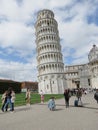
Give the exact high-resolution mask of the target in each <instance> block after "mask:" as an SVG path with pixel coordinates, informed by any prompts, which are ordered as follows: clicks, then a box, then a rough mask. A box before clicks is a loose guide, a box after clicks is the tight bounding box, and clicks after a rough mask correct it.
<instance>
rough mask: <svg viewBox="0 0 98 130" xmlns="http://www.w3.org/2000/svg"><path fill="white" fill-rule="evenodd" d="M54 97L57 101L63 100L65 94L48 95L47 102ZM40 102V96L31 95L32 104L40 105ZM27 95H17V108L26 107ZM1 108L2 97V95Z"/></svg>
mask: <svg viewBox="0 0 98 130" xmlns="http://www.w3.org/2000/svg"><path fill="white" fill-rule="evenodd" d="M52 96H54V97H55V99H59V98H63V94H46V95H45V102H46V101H48V100H49V98H50V97H52ZM39 102H40V95H39V94H35V93H31V104H35V103H39ZM25 104H26V101H25V93H20V94H16V100H15V106H22V105H25ZM0 107H1V95H0Z"/></svg>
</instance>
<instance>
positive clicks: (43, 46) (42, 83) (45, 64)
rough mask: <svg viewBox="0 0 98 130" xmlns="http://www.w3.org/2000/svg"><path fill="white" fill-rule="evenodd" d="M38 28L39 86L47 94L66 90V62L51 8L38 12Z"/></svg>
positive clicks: (36, 26) (36, 27)
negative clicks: (64, 62)
mask: <svg viewBox="0 0 98 130" xmlns="http://www.w3.org/2000/svg"><path fill="white" fill-rule="evenodd" d="M35 29H36V45H37V65H38V66H37V68H38V88H39V93H40V91H41V90H42V91H43V92H44V93H46V94H52V93H53V94H58V93H63V92H64V87H65V86H64V84H65V78H64V64H63V59H62V53H61V45H60V38H59V32H58V24H57V21H56V20H55V19H54V13H53V12H52V11H51V10H47V9H44V10H41V11H39V12H38V16H37V21H36V24H35Z"/></svg>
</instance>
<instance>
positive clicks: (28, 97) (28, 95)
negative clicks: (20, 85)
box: [25, 89, 31, 105]
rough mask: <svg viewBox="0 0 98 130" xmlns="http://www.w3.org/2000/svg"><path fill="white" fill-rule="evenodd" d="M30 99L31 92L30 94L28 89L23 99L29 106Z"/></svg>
mask: <svg viewBox="0 0 98 130" xmlns="http://www.w3.org/2000/svg"><path fill="white" fill-rule="evenodd" d="M30 98H31V92H30V89H27V92H26V98H25V99H26V104H27V105H30Z"/></svg>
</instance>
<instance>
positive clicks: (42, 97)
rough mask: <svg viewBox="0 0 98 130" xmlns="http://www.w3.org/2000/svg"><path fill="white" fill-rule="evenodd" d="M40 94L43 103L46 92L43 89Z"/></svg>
mask: <svg viewBox="0 0 98 130" xmlns="http://www.w3.org/2000/svg"><path fill="white" fill-rule="evenodd" d="M40 96H41V103H44V94H43V91H42V90H41V92H40Z"/></svg>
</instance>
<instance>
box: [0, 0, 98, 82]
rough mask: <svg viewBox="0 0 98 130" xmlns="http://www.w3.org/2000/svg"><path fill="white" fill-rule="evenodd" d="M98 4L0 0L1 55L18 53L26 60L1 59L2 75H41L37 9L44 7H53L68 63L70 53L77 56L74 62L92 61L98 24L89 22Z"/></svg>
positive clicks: (27, 77) (20, 77) (17, 77)
mask: <svg viewBox="0 0 98 130" xmlns="http://www.w3.org/2000/svg"><path fill="white" fill-rule="evenodd" d="M97 4H98V1H97V0H93V1H92V0H89V1H85V0H83V1H81V2H78V1H77V2H76V0H74V1H73V0H66V1H65V0H42V1H38V0H36V1H34V0H29V1H28V0H22V1H21V2H19V1H18V0H9V1H8V0H0V47H1V48H3V50H0V54H1V55H5V56H6V55H9V54H13V52H15V55H17V56H18V57H19V58H23V59H26V63H23V61H21V62H19V61H13V60H11V59H5V60H4V59H2V58H1V61H0V63H1V64H0V67H1V69H0V70H2V71H0V77H2V76H3V77H6V74H7V73H8V75H7V76H9V77H10V78H11V77H12V78H13V77H14V78H13V79H15V80H33V77H34V78H35V77H37V74H36V73H37V71H36V69H35V68H36V67H35V66H37V65H36V54H35V51H36V44H35V29H34V23H35V20H36V17H37V15H35V14H36V12H37V11H39V10H40V9H44V8H45V9H46V8H47V9H51V10H53V12H54V14H55V18H56V20H57V22H58V29H59V34H60V38H61V39H62V40H61V45H62V52H63V56H64V59H65V61H64V63H65V65H66V64H68V63H66V58H67V57H68V56H69V57H72V58H73V60H72V62H71V63H72V64H75V63H76V64H77V63H82V62H83V63H84V62H85V63H86V62H88V59H87V54H88V53H89V50H90V49H91V47H92V44H94V43H95V44H96V45H98V37H97V36H98V26H97V25H96V24H94V23H92V24H88V22H87V16H88V15H94V12H95V10H96V8H97ZM5 49H6V53H5V52H4V50H5ZM72 49H73V50H74V51H72V52H71V50H72ZM8 70H10V71H8ZM9 72H10V73H9ZM4 74H5V75H4ZM33 75H34V76H33ZM32 76H33V77H32Z"/></svg>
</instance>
